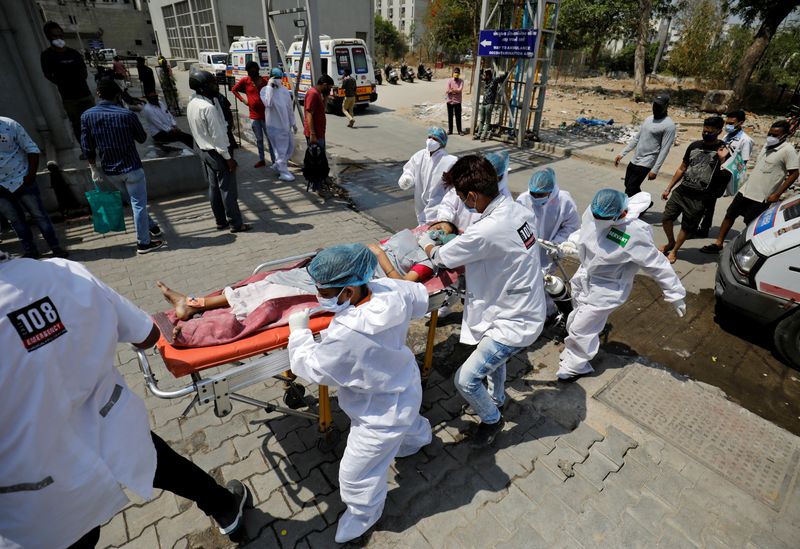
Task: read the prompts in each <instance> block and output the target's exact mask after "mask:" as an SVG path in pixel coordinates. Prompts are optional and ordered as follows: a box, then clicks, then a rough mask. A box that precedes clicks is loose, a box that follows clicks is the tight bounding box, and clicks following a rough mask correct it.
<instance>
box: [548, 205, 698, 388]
mask: <svg viewBox="0 0 800 549" xmlns="http://www.w3.org/2000/svg"><path fill="white" fill-rule="evenodd" d="M649 206H650V194H649V193H646V192H640V193H637V194H635V195H633V196H632V197H630V198H629V199H628V214H627V215H626V216H625V217H624V218H622V219H620V220H617V221H602V220H596V219H595V218H594V216H593V215H592V211H591V208H587V209H586V211H585V212H584V214H583V223H582V225H581V228H580V230H578V231H576V232H574V233H573V234H571V235H570V237H569V240H570V241H571V242H574V243H575V245H576V246H577V247H578V255H579V258H580V262H581V266H580V267H579V268H578V271H577V272H576V273H575V276H573V277H572V280H571V283H572V300H573V305H574V306H575V309H574V310H573V311H572V312H571V313H570V315H569V318H568V319H567V332H568V335H567V338H566V339H565V340H564V343H565V348H564V350H563V351H562V352H561V356H560V365H559V369H558V375H559V377H562V378H564V377H571V376H574V375H580V374H587V373H589V372H592V371H593V368H592V366H591V365H590V364H589V361H590V360H591V359H592V358H594V357H595V355H596V354H597V351H598V350H599V348H600V332H602V331H603V328H604V327H605V325H606V321H607V320H608V317H609V315H610V314H611V313H612V312H614V310H616V309H617V308H618V307H619V306H621V305H622V304H623V303H625V301H626V300H627V299H628V296H629V295H630V293H631V289H632V288H633V280H634V276H635V275H636V273H637V272H638V271H639V269H642V270H643V271H644V272H645V273H646V274H648V275H649V276H651V277H652V278H653V279H654V280H655V281H656V282H657V283H658V285H659V286H660V287H661V290H662V291H663V292H664V299H665V300H666V301H667V302H669V303H674V302H676V301H680V300H682V299H684V298H685V297H686V290H685V289H684V287H683V285H682V284H681V281H680V279H679V278H678V276H677V275H676V274H675V271H674V270H673V268H672V265H670V263H669V261H668V260H667V258H666V256H664V254H663V253H661V252H660V251H659V250H658V248H656V245H655V242H653V233H652V230H651V228H650V225H648V224H647V223H646V222H644V221H642V220H641V219H639V215H640V214H641V213H642V212H643V211H644V210H646V209H647V208H648V207H649Z"/></svg>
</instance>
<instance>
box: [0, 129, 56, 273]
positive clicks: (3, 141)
mask: <svg viewBox="0 0 800 549" xmlns="http://www.w3.org/2000/svg"><path fill="white" fill-rule="evenodd" d="M38 167H39V147H37V146H36V143H34V142H33V139H31V136H30V135H28V132H26V131H25V128H23V127H22V125H21V124H20V123H19V122H17V121H16V120H12V119H11V118H6V117H4V116H0V216H2V217H5V218H6V219H7V220H8V222H9V223H10V224H11V226H12V227H13V228H14V232H16V233H17V237H18V238H19V239H20V242H21V243H22V250H23V254H24V256H25V257H30V258H33V259H36V258H38V257H39V250H38V249H37V247H36V243H35V242H34V240H33V232H32V231H31V229H30V227H29V226H28V223H27V222H26V221H25V211H27V212H28V213H29V214H30V216H31V217H32V218H33V220H34V221H35V222H36V226H37V227H39V230H40V231H41V233H42V236H43V237H44V239H45V241H47V245H48V246H50V249H51V250H52V251H53V255H54V256H56V257H67V255H68V253H67V251H66V250H64V249H63V248H62V247H61V245H60V244H59V242H58V237H57V236H56V231H55V229H54V228H53V223H52V222H51V221H50V218H49V217H48V216H47V212H46V211H45V209H44V204H42V198H41V195H40V194H39V187H37V186H36V170H37V168H38Z"/></svg>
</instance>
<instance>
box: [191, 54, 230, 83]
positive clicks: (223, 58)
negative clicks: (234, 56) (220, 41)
mask: <svg viewBox="0 0 800 549" xmlns="http://www.w3.org/2000/svg"><path fill="white" fill-rule="evenodd" d="M197 61H198V63H197V68H198V69H200V70H204V71H208V72H210V73H211V74H213V75H214V76H216V77H217V82H219V83H224V82H225V78H226V74H227V71H228V54H227V53H225V52H223V51H201V52H200V53H199V54H198V55H197Z"/></svg>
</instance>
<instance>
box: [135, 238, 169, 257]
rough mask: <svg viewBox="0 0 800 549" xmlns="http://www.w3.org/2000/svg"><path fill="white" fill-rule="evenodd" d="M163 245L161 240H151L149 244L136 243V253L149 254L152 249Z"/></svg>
mask: <svg viewBox="0 0 800 549" xmlns="http://www.w3.org/2000/svg"><path fill="white" fill-rule="evenodd" d="M163 245H164V241H163V240H151V241H150V243H149V244H137V245H136V253H138V254H149V253H150V252H152V251H153V250H157V249H159V248H160V247H161V246H163Z"/></svg>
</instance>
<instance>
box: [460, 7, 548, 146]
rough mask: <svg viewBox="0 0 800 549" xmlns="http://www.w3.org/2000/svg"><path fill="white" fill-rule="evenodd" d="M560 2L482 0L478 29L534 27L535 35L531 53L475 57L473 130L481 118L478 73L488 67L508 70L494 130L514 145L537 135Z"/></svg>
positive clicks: (497, 108)
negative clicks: (528, 54)
mask: <svg viewBox="0 0 800 549" xmlns="http://www.w3.org/2000/svg"><path fill="white" fill-rule="evenodd" d="M560 3H561V2H560V0H483V5H482V6H481V30H484V29H535V30H536V31H537V36H536V43H535V48H534V51H533V55H532V56H531V57H477V59H476V63H475V70H474V71H473V73H472V89H473V90H475V93H474V94H473V98H472V112H473V117H472V124H473V132H474V131H477V126H478V123H479V117H478V112H479V111H478V106H479V102H480V100H481V95H482V93H481V92H482V85H481V74H482V72H483V70H484V69H492V70H493V71H494V73H495V74H498V73H499V72H507V73H508V74H509V77H508V78H507V79H506V81H505V85H504V88H503V90H502V91H503V93H499V94H498V100H499V101H501V103H500V104H499V106H498V105H496V106H495V108H494V109H493V111H494V112H493V117H492V118H493V120H492V127H493V128H494V131H493V134H497V133H498V132H499V135H501V136H505V137H506V138H507V139H512V140H514V142H515V143H516V145H517V146H518V147H522V146H523V145H524V144H525V141H526V140H532V141H538V140H539V128H540V126H541V123H542V112H543V111H544V101H545V93H546V90H547V75H548V71H549V69H550V61H551V58H552V56H553V50H554V46H555V40H556V25H557V22H558V11H559V5H560Z"/></svg>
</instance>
